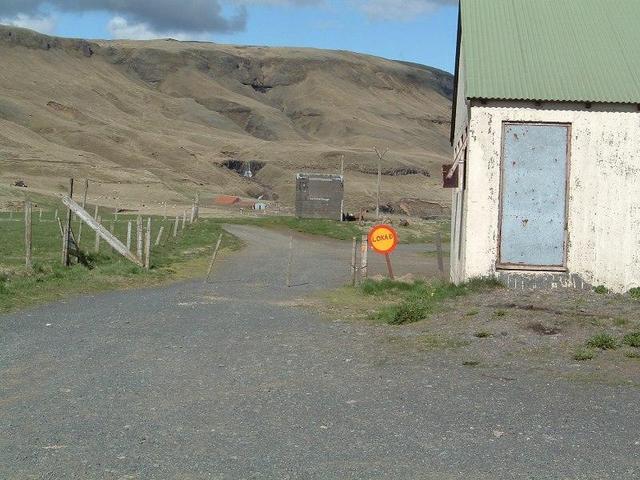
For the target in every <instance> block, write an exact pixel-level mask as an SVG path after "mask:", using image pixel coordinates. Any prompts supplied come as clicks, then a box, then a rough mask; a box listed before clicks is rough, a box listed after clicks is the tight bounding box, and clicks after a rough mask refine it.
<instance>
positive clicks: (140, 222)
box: [136, 215, 143, 261]
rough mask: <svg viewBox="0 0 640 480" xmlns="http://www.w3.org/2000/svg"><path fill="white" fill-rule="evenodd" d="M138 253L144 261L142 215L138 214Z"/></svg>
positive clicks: (139, 257)
mask: <svg viewBox="0 0 640 480" xmlns="http://www.w3.org/2000/svg"><path fill="white" fill-rule="evenodd" d="M136 235H137V236H136V255H137V257H138V259H139V260H140V261H142V253H143V252H142V216H141V215H138V218H137V219H136Z"/></svg>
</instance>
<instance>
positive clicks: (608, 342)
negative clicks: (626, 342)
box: [586, 332, 620, 350]
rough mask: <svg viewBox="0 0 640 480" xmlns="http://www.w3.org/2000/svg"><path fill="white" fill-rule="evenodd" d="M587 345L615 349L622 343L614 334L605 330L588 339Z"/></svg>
mask: <svg viewBox="0 0 640 480" xmlns="http://www.w3.org/2000/svg"><path fill="white" fill-rule="evenodd" d="M586 346H587V347H589V348H599V349H600V350H615V349H616V348H618V347H619V346H620V344H619V342H618V340H616V338H615V337H614V336H613V335H611V334H609V333H606V332H603V333H598V334H597V335H594V336H593V337H591V338H590V339H589V340H587V343H586Z"/></svg>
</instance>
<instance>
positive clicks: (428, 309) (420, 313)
mask: <svg viewBox="0 0 640 480" xmlns="http://www.w3.org/2000/svg"><path fill="white" fill-rule="evenodd" d="M496 285H497V284H496V282H495V281H494V280H474V281H472V282H469V283H467V284H464V285H454V284H451V283H442V282H435V283H426V282H424V281H416V282H413V283H407V282H398V281H394V280H389V279H385V280H381V281H373V280H367V281H366V282H364V283H363V284H362V286H361V287H360V288H361V290H362V292H363V293H364V294H365V295H369V296H376V297H384V298H386V299H389V298H390V297H391V298H392V299H395V300H396V302H395V303H392V304H391V305H386V306H383V307H381V308H380V309H379V310H378V311H377V312H375V313H373V314H372V315H371V316H370V317H371V318H372V319H373V320H375V321H378V322H382V323H387V324H389V325H403V324H407V323H415V322H419V321H420V320H423V319H424V318H426V317H427V316H428V315H430V314H431V313H433V312H434V311H435V310H436V308H437V307H438V305H439V304H440V303H442V302H443V301H444V300H446V299H449V298H455V297H459V296H462V295H466V294H468V293H472V292H479V291H485V290H487V289H492V288H496Z"/></svg>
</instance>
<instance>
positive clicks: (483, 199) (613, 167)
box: [452, 102, 640, 292]
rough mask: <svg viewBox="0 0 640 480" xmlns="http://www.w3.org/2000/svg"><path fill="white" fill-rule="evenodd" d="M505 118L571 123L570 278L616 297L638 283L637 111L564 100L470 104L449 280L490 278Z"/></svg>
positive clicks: (639, 174) (639, 122)
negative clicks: (463, 189)
mask: <svg viewBox="0 0 640 480" xmlns="http://www.w3.org/2000/svg"><path fill="white" fill-rule="evenodd" d="M505 121H509V122H549V123H568V124H571V125H572V130H571V147H570V157H569V163H570V174H569V191H568V197H567V201H568V232H569V238H568V251H567V255H568V257H567V268H568V271H569V274H575V275H577V276H579V277H580V278H581V279H582V280H583V281H584V282H586V283H587V284H590V285H593V286H596V285H605V286H607V287H608V288H610V289H611V290H613V291H616V292H624V291H627V290H629V289H630V288H635V287H638V286H640V112H639V111H638V109H637V106H636V105H600V104H594V105H593V107H592V108H591V109H588V108H587V107H586V106H585V105H584V104H566V103H558V104H549V103H545V104H543V105H542V106H536V105H535V104H533V103H528V102H488V103H487V104H486V105H481V104H480V103H476V102H474V103H473V104H472V106H471V114H470V120H469V147H468V148H469V150H468V161H467V172H468V178H467V186H468V189H467V196H468V197H467V200H468V201H467V204H466V224H465V227H464V229H465V235H463V245H462V249H463V251H464V255H463V261H462V264H460V265H457V266H456V267H452V275H453V277H454V281H457V282H461V281H465V280H469V279H471V278H474V277H483V276H490V275H494V274H495V273H496V262H497V259H498V258H497V255H498V228H499V227H498V225H499V223H498V219H499V205H500V198H499V197H500V161H501V145H502V124H503V122H505ZM453 255H454V252H452V256H453ZM452 263H454V262H453V261H452ZM519 274H522V273H521V272H519ZM523 275H531V276H535V275H544V274H542V273H536V272H525V273H524V274H523Z"/></svg>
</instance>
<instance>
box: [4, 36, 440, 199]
mask: <svg viewBox="0 0 640 480" xmlns="http://www.w3.org/2000/svg"><path fill="white" fill-rule="evenodd" d="M0 58H2V64H3V68H2V73H1V74H0V127H1V128H0V184H2V185H9V184H11V183H13V182H15V181H16V180H18V179H20V180H24V181H25V182H26V183H27V185H28V186H29V188H30V189H31V190H32V191H33V190H35V191H41V192H42V193H56V192H61V191H63V190H64V188H65V186H66V184H67V178H68V177H70V176H74V177H76V178H83V177H89V178H91V179H92V180H94V181H95V182H94V183H92V189H91V192H90V200H91V201H94V202H97V203H100V204H103V205H114V206H115V205H116V204H117V205H120V206H127V207H129V208H142V206H143V205H145V206H149V205H158V204H159V203H161V202H168V203H169V204H170V205H179V204H183V203H185V202H188V201H190V199H191V198H192V195H193V193H194V192H195V191H196V190H198V191H200V192H201V195H202V197H203V202H204V203H205V204H206V202H209V201H210V200H211V199H212V198H213V196H214V195H216V194H219V193H228V194H237V195H241V196H247V197H258V196H260V195H264V196H266V197H267V198H274V199H276V198H277V199H279V201H281V202H282V203H284V204H291V203H292V200H293V195H294V173H295V172H297V171H299V170H307V171H308V170H314V171H336V170H337V169H338V168H339V165H340V159H341V157H342V155H344V160H345V165H346V173H347V181H348V183H347V190H346V193H347V198H346V203H347V208H349V209H352V210H354V211H355V210H356V209H358V208H360V207H370V206H371V205H372V204H373V199H374V195H375V175H373V173H374V172H375V163H376V159H375V155H374V154H373V151H372V147H373V146H374V145H378V146H389V147H390V153H389V155H388V157H387V160H386V162H385V165H384V170H385V174H386V175H385V177H384V180H383V184H384V188H383V201H384V202H390V201H399V200H400V199H401V198H418V199H423V200H435V201H440V202H444V203H446V202H448V200H449V199H448V195H447V194H446V192H443V191H442V189H441V188H440V187H439V186H438V178H437V177H438V175H437V174H438V168H439V165H440V164H441V163H443V162H445V161H447V159H448V156H449V146H448V144H447V132H448V129H449V116H450V113H449V112H450V107H451V102H450V98H449V97H450V94H451V83H452V80H451V76H450V75H449V74H447V73H445V72H442V71H439V70H435V69H430V68H427V67H423V66H418V65H411V64H405V63H401V62H395V61H390V60H384V59H381V58H376V57H371V56H365V55H356V54H353V53H348V52H332V51H322V50H313V49H285V48H261V47H236V46H225V45H217V44H210V43H194V42H177V41H173V40H156V41H147V42H133V41H97V42H87V41H83V40H68V39H60V38H54V37H48V36H44V35H40V34H37V33H35V32H32V31H29V30H22V29H19V28H14V27H2V26H0ZM247 166H250V168H251V170H252V173H254V176H253V178H251V179H247V178H244V177H243V176H242V175H240V174H239V173H238V172H240V173H243V172H244V170H246V169H247ZM429 175H431V176H429ZM5 199H6V197H5ZM0 203H1V199H0Z"/></svg>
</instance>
